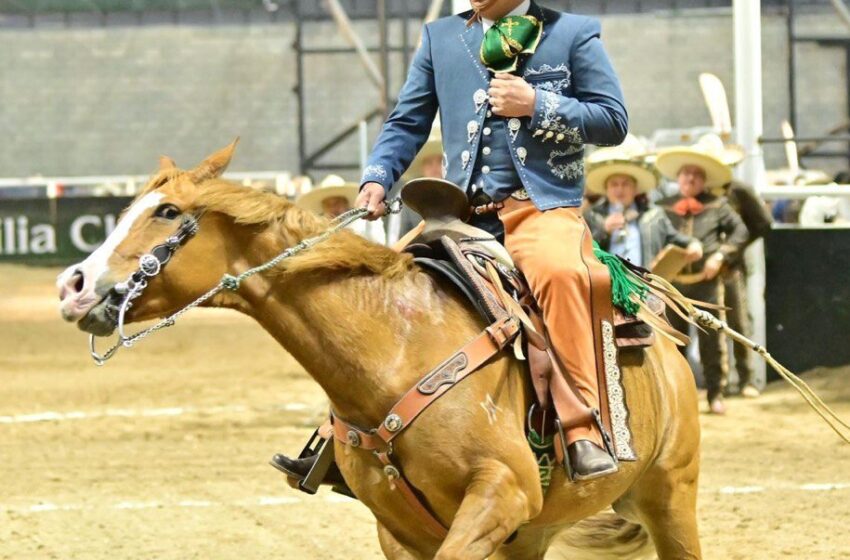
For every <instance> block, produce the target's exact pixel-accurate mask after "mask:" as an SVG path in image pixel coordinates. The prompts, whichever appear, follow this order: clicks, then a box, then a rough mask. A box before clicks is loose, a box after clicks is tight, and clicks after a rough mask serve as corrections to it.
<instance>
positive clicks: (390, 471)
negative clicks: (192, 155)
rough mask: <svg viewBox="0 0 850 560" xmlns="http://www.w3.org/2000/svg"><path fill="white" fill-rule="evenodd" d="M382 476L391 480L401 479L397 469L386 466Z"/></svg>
mask: <svg viewBox="0 0 850 560" xmlns="http://www.w3.org/2000/svg"><path fill="white" fill-rule="evenodd" d="M384 474H385V475H387V478H389V479H390V480H391V481H392V480H398V479H399V478H400V477H401V473H399V472H398V469H397V468H395V467H394V466H392V465H386V466H385V467H384Z"/></svg>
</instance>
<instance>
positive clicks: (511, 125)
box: [508, 117, 522, 140]
mask: <svg viewBox="0 0 850 560" xmlns="http://www.w3.org/2000/svg"><path fill="white" fill-rule="evenodd" d="M521 126H522V123H521V122H520V120H519V119H518V118H516V117H514V118H512V119H511V120H509V121H508V130H510V131H511V140H516V137H517V134H519V129H520V127H521Z"/></svg>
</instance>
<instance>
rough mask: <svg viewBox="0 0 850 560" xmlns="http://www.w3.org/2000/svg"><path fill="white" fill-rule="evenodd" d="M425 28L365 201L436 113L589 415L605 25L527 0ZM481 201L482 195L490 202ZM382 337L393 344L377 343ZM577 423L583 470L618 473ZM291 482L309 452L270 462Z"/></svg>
mask: <svg viewBox="0 0 850 560" xmlns="http://www.w3.org/2000/svg"><path fill="white" fill-rule="evenodd" d="M471 4H472V7H473V10H472V11H470V12H467V13H465V14H460V15H455V16H450V17H446V18H443V19H440V20H438V21H436V22H433V23H431V24H428V25H426V26H425V29H424V31H423V34H422V45H421V47H420V48H419V50H418V52H417V54H416V56H415V57H414V60H413V63H412V65H411V69H410V72H409V74H408V77H407V81H406V82H405V84H404V86H403V88H402V90H401V92H400V93H399V101H398V105H397V106H396V108H395V110H394V111H393V113H392V114H391V115H390V116H389V118H388V119H387V122H386V124H385V125H384V128H383V130H382V132H381V134H380V137H379V138H378V141H377V144H376V145H375V148H374V150H373V151H372V154H371V156H370V158H369V162H368V165H367V167H366V169H365V170H364V175H363V179H362V187H361V191H360V196H359V198H358V203H359V204H360V205H362V206H366V207H368V208H369V210H370V211H371V214H370V218H371V219H377V218H379V217H380V216H381V215H382V214H383V212H384V199H385V197H386V193H387V191H388V190H389V189H390V187H392V185H393V183H394V182H395V181H397V180H398V178H399V177H401V175H402V173H403V172H404V171H405V169H406V168H407V167H408V165H409V164H410V162H411V161H413V158H414V156H415V155H416V153H417V152H418V151H419V148H420V147H421V146H422V145H423V144H424V143H425V141H426V140H427V138H428V133H429V129H430V128H431V123H432V121H433V120H434V117H435V115H436V113H437V111H438V110H439V112H440V121H441V122H442V129H443V143H444V147H445V152H446V163H447V168H446V179H447V180H449V181H451V182H452V183H454V184H456V185H457V186H459V188H461V189H464V190H465V191H466V192H467V193H468V195H469V196H470V198H471V200H474V201H475V202H474V204H475V205H479V204H481V205H482V206H484V205H487V204H488V203H489V208H490V209H498V216H499V219H500V220H501V222H502V224H503V225H504V230H505V245H506V247H507V249H508V251H509V253H510V254H511V257H512V258H513V259H514V262H515V263H516V265H517V266H518V267H519V269H520V270H522V272H523V273H524V274H525V276H526V279H527V280H528V282H529V284H530V286H531V289H532V291H533V293H534V295H535V297H536V299H537V302H538V304H539V305H540V307H541V309H542V311H543V314H544V317H545V321H546V323H547V324H548V327H549V333H550V337H551V342H552V344H553V347H554V348H555V350H556V354H557V356H558V358H559V359H560V361H561V363H562V364H563V365H564V366H565V369H566V371H567V372H568V375H569V376H570V377H571V382H572V384H573V386H575V387H576V388H577V392H578V394H579V395H580V396H581V398H582V399H583V400H584V402H585V404H586V405H587V407H589V409H592V410H598V409H599V407H600V400H599V391H598V385H597V365H598V364H597V358H596V355H597V353H596V347H595V344H594V325H593V321H592V319H591V316H592V309H591V289H590V275H591V270H590V269H591V268H592V267H602V266H603V265H602V264H600V263H599V262H598V261H596V260H595V259H594V257H593V253H592V241H591V236H590V233H589V231H588V229H587V226H586V224H585V222H584V220H583V219H582V216H581V212H580V210H579V207H580V205H581V202H582V196H583V190H584V145H585V144H588V143H591V144H602V145H617V144H619V143H621V142H622V141H623V139H624V138H625V136H626V132H627V129H628V116H627V114H626V109H625V105H624V101H623V95H622V91H621V88H620V84H619V81H618V79H617V76H616V74H615V72H614V69H613V68H612V66H611V63H610V61H609V59H608V56H607V54H606V53H605V50H604V48H603V46H602V41H601V40H600V25H599V23H598V21H596V20H594V19H591V18H587V17H583V16H577V15H571V14H566V13H559V12H555V11H552V10H548V9H546V8H542V7H540V6H538V5H537V4H535V3H534V2H530V1H529V0H471ZM482 199H483V200H482ZM375 343H376V344H384V343H385V342H381V341H375ZM587 418H588V419H587V420H586V421H583V422H582V423H579V424H577V425H575V426H573V427H570V428H569V429H568V430H567V433H566V441H567V444H568V447H567V451H568V453H567V455H568V459H569V461H570V466H571V469H572V473H573V476H574V478H576V479H589V478H595V477H599V476H603V475H606V474H610V473H613V472H616V470H617V464H616V462H615V461H614V459H613V458H612V457H611V456H610V455H609V454H608V452H606V451H605V444H604V441H603V436H602V429H601V427H600V426H599V422H598V420H594V418H598V416H597V415H595V414H588V415H587ZM273 463H274V464H275V466H277V467H278V468H280V469H281V470H283V471H284V472H286V473H287V474H289V475H290V477H292V478H299V479H300V478H303V477H304V476H306V474H307V472H308V470H309V468H310V467H311V465H312V463H313V458H312V457H306V458H303V459H295V460H293V459H289V458H287V457H283V456H281V455H277V456H275V458H274V459H273Z"/></svg>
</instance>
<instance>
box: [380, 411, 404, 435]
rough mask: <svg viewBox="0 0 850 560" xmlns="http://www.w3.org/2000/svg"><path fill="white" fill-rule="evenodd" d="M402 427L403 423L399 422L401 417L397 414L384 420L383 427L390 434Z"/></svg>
mask: <svg viewBox="0 0 850 560" xmlns="http://www.w3.org/2000/svg"><path fill="white" fill-rule="evenodd" d="M403 425H404V422H403V421H402V420H401V416H399V415H398V414H390V415H389V416H387V417H386V419H385V420H384V427H385V428H386V429H387V430H389V431H390V432H397V431H399V430H400V429H401V427H402V426H403Z"/></svg>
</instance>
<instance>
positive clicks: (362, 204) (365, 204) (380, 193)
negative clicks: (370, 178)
mask: <svg viewBox="0 0 850 560" xmlns="http://www.w3.org/2000/svg"><path fill="white" fill-rule="evenodd" d="M386 196H387V193H386V192H385V191H384V186H383V185H381V184H380V183H366V184H365V185H363V188H362V189H360V194H358V195H357V200H355V201H354V206H355V207H357V208H368V209H369V213H368V214H366V216H365V217H366V219H367V220H369V221H373V220H377V219H378V218H380V217H382V216H383V215H384V213H385V212H386V205H385V204H384V198H386Z"/></svg>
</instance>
